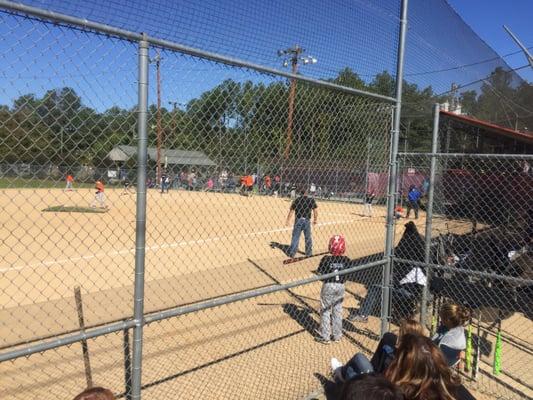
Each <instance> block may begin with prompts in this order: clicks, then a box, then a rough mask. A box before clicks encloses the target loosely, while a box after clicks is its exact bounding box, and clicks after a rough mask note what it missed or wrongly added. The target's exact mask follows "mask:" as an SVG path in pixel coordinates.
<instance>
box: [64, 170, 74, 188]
mask: <svg viewBox="0 0 533 400" xmlns="http://www.w3.org/2000/svg"><path fill="white" fill-rule="evenodd" d="M73 182H74V178H73V177H72V175H70V174H68V175H67V186H66V187H65V192H72V190H73V189H72V183H73Z"/></svg>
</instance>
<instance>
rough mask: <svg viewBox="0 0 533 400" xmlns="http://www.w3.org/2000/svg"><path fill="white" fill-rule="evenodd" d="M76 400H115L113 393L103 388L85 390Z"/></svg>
mask: <svg viewBox="0 0 533 400" xmlns="http://www.w3.org/2000/svg"><path fill="white" fill-rule="evenodd" d="M74 400H115V396H114V395H113V392H111V390H109V389H105V388H103V387H92V388H88V389H85V390H84V391H83V392H81V393H80V394H79V395H77V396H76V397H74Z"/></svg>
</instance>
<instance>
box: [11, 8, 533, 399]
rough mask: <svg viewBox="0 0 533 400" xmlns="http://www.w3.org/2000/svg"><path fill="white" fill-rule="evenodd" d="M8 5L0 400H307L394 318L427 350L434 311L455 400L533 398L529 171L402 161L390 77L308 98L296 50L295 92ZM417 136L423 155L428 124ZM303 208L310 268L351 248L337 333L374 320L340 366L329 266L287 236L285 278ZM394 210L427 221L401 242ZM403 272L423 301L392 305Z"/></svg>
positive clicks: (480, 160)
mask: <svg viewBox="0 0 533 400" xmlns="http://www.w3.org/2000/svg"><path fill="white" fill-rule="evenodd" d="M8 3H9V2H2V7H3V8H2V11H0V37H1V39H2V41H1V42H2V47H0V58H1V59H2V60H3V66H2V69H1V71H2V76H3V77H5V78H6V79H5V82H6V84H5V85H3V87H2V88H0V98H1V99H2V104H1V105H0V203H1V205H2V209H3V210H4V211H5V212H4V213H3V216H2V217H1V224H0V234H1V236H2V237H3V238H5V239H4V240H3V241H2V242H0V249H1V251H0V274H1V276H2V279H0V299H1V306H0V321H2V324H1V325H0V332H1V335H0V397H1V398H9V399H11V398H12V399H22V398H37V397H39V398H43V399H48V398H50V399H52V398H72V397H74V395H75V394H76V393H78V392H80V391H81V390H82V389H83V388H84V387H87V386H93V385H101V386H105V387H108V388H110V389H111V390H112V391H113V392H114V393H115V394H116V395H117V396H118V397H119V398H126V399H130V398H135V399H137V398H140V395H141V394H142V397H145V398H153V399H165V398H173V397H179V398H198V397H205V398H230V397H231V398H250V397H252V398H258V399H260V398H304V397H306V396H308V395H309V393H313V394H312V395H311V397H312V396H315V395H316V396H318V397H320V396H321V394H318V391H319V388H321V387H322V386H327V382H328V381H329V379H330V375H329V372H330V371H329V363H330V359H331V357H332V356H335V357H337V358H339V359H341V360H348V359H349V358H350V357H351V356H352V355H353V353H354V352H356V351H363V352H364V353H366V354H371V353H372V352H373V351H374V348H375V345H376V343H377V341H378V339H379V338H380V334H381V333H383V327H384V326H390V328H391V329H395V327H396V325H397V324H398V323H399V321H400V320H401V319H402V318H407V317H413V316H414V317H416V318H421V320H422V321H423V322H424V323H425V324H426V325H427V327H428V328H429V329H431V330H433V331H434V330H435V329H436V326H437V324H438V322H439V321H438V313H437V310H438V308H439V306H440V305H441V304H443V303H444V302H446V301H454V302H457V303H461V304H463V305H465V306H468V307H469V308H471V310H472V319H471V321H470V322H469V325H468V328H467V330H468V335H469V339H468V340H469V343H471V346H473V348H474V350H475V351H474V352H473V353H472V354H474V356H473V357H474V359H473V361H471V363H470V364H469V365H468V370H464V369H463V370H462V372H461V373H462V374H463V375H464V377H463V378H464V380H463V381H464V382H466V383H467V384H469V385H470V386H471V387H475V388H477V389H479V390H480V391H484V392H488V393H492V394H496V395H497V396H499V397H501V398H519V397H520V396H522V397H523V396H530V395H531V388H530V385H529V382H531V377H530V376H529V375H528V371H527V369H525V368H521V366H522V365H527V363H528V362H529V361H530V355H531V344H530V343H529V342H528V340H529V338H528V337H527V335H524V332H528V329H530V324H531V319H530V315H531V309H530V302H531V300H530V299H531V290H530V289H531V282H532V281H531V279H532V277H531V275H530V272H531V271H530V270H529V269H530V266H531V258H530V257H531V254H530V252H531V249H530V247H528V243H527V240H528V236H527V235H526V233H527V232H529V233H527V234H529V235H531V223H532V222H531V218H532V217H531V209H530V208H528V205H529V204H530V203H531V174H530V172H529V171H530V170H529V169H527V165H529V164H530V163H531V156H511V155H510V156H508V157H505V156H495V157H492V158H491V157H490V156H489V157H487V156H479V155H472V154H471V155H465V154H461V155H457V154H443V153H439V154H438V155H437V154H436V151H435V152H434V154H413V153H406V154H403V155H401V156H400V157H398V158H396V157H395V155H394V154H392V153H393V150H392V148H393V147H394V146H393V145H394V143H393V142H392V140H391V137H392V138H393V139H394V137H395V133H396V134H397V133H398V132H395V131H396V130H397V127H396V124H395V123H394V122H396V123H398V120H397V121H393V113H394V111H395V108H394V102H395V99H394V98H391V97H387V95H388V94H390V93H392V89H393V86H394V77H393V76H391V75H389V74H388V73H386V72H383V73H380V74H378V75H379V79H378V78H377V77H376V76H375V75H373V78H375V79H374V80H373V81H372V82H369V81H364V80H362V79H360V78H359V76H358V75H357V74H355V73H353V72H352V71H351V70H349V69H348V68H346V69H344V70H342V71H341V72H339V74H338V76H337V77H335V78H332V79H329V78H325V79H323V80H316V79H314V78H310V77H309V76H315V75H312V74H311V75H305V74H300V71H299V70H298V68H300V67H301V68H302V69H304V64H308V63H312V60H313V59H312V58H308V57H303V58H301V57H300V56H301V54H300V53H299V50H298V49H300V50H302V49H301V48H299V47H298V46H295V47H294V48H290V49H287V50H286V51H289V53H288V54H289V57H288V58H287V60H288V62H289V64H292V67H293V70H292V72H293V73H287V72H284V71H279V70H276V69H273V68H271V67H266V66H265V65H268V63H267V62H264V63H263V64H261V65H257V64H253V63H251V62H248V61H241V60H236V59H230V58H228V57H225V56H223V55H220V54H215V53H208V52H207V51H205V50H201V49H207V50H213V48H214V49H215V50H217V49H218V47H217V42H216V41H214V42H212V43H211V42H210V43H207V44H206V43H202V44H201V46H199V47H200V48H201V49H195V48H191V47H186V46H184V45H183V44H178V43H175V42H170V41H169V42H166V41H164V40H162V39H169V40H176V38H175V37H174V36H172V35H175V34H176V32H168V31H161V30H158V29H161V27H159V28H158V27H157V26H148V28H151V32H155V33H154V35H155V36H157V38H155V37H149V36H147V35H144V34H135V33H132V32H129V31H125V30H120V29H118V28H113V27H110V26H104V25H99V24H96V23H91V22H89V21H80V20H75V19H73V18H70V17H66V16H59V15H51V14H48V13H46V12H43V11H42V10H35V9H32V10H30V9H26V8H24V6H22V5H18V6H14V5H13V4H12V3H9V4H8ZM28 3H31V2H28ZM391 4H392V3H391ZM63 5H64V6H65V7H66V10H64V11H65V12H68V13H72V14H75V12H74V11H75V10H74V11H73V10H72V9H71V8H69V7H75V5H73V4H71V3H68V2H65V3H64V4H63ZM365 5H366V8H364V10H363V11H362V12H363V14H365V15H366V14H367V13H370V14H371V15H373V16H374V17H375V16H376V15H378V17H379V18H378V19H379V20H381V19H383V18H385V19H391V20H392V21H395V24H391V26H388V25H387V27H386V28H385V27H384V28H383V32H381V33H380V32H379V30H378V32H377V34H378V36H380V37H383V38H386V37H389V36H391V35H392V34H391V32H392V28H391V27H392V26H393V25H394V28H396V27H397V24H398V22H399V21H397V17H396V16H395V13H396V12H397V10H394V8H395V7H392V6H391V7H390V10H388V11H387V10H385V11H384V10H383V9H381V8H380V9H378V8H375V7H373V6H369V5H368V4H366V3H365ZM189 6H190V5H189ZM17 7H18V8H17ZM341 9H343V8H342V7H341V8H340V10H341ZM348 9H349V8H348ZM95 10H96V8H95ZM154 10H155V9H154ZM157 10H158V12H159V11H160V10H159V9H157ZM59 11H61V10H59ZM337 11H339V10H337ZM393 14H394V15H393ZM154 15H155V14H154ZM97 16H98V17H99V18H96V19H97V20H103V22H106V21H107V20H106V19H105V18H104V17H105V16H104V15H101V14H97ZM359 17H360V16H359ZM107 22H109V21H107ZM111 22H112V23H113V25H114V26H121V27H123V28H125V29H128V26H124V25H122V23H121V21H117V20H113V21H111ZM152 22H153V21H152ZM191 23H192V22H191ZM149 25H150V24H149ZM165 29H166V28H165ZM184 29H185V28H184ZM148 32H150V30H149V31H148ZM394 35H395V34H394ZM394 35H392V37H394V39H395V40H392V41H389V42H390V43H393V44H394V45H396V42H395V41H396V38H395V36H394ZM178 36H179V37H181V36H180V35H178ZM160 37H161V38H162V39H159V38H160ZM313 38H314V40H317V39H316V37H315V36H313ZM189 39H190V38H189ZM180 43H182V42H180ZM184 43H185V44H189V45H191V43H189V42H188V41H185V42H184ZM195 44H196V43H195V42H193V43H192V45H195ZM218 46H220V43H218ZM293 50H294V53H291V51H293ZM262 51H264V49H263V50H262ZM395 51H396V49H394V50H393V51H392V52H390V54H392V55H393V56H396V54H395ZM224 52H227V53H229V54H233V53H234V52H235V49H233V48H226V47H224V51H220V53H221V54H224ZM244 53H245V55H246V56H249V57H243V58H244V59H251V60H254V59H255V58H254V57H251V56H250V54H249V53H246V52H244ZM291 54H292V56H291ZM390 54H388V56H390ZM252 55H253V54H252ZM261 56H262V57H263V59H261V57H259V58H260V59H261V60H262V61H264V57H265V54H264V53H261ZM287 60H286V61H287ZM305 60H307V62H306V61H305ZM294 63H296V67H295V64H294ZM373 63H374V64H376V65H377V64H379V65H381V63H383V64H384V65H385V66H387V65H388V64H387V62H385V61H384V59H383V60H381V61H380V62H379V63H378V62H377V61H374V62H373ZM300 64H301V65H300ZM337 64H338V61H337V58H336V59H335V62H333V63H332V64H331V65H330V67H331V66H337ZM305 68H307V67H305ZM326 70H327V69H324V70H320V71H322V72H324V71H326ZM374 72H375V71H374ZM317 76H318V75H317ZM319 77H320V78H323V76H319ZM411 89H412V87H411V88H409V87H408V90H407V92H408V93H409V91H411V92H412V90H411ZM372 92H373V93H374V94H373V93H372ZM375 93H381V94H379V95H378V94H375ZM411 94H412V93H411ZM413 129H414V128H413ZM416 129H417V130H418V132H419V133H418V134H420V135H422V134H424V132H425V133H426V139H427V137H428V136H429V134H428V132H429V131H430V130H431V124H430V122H429V117H428V118H425V120H424V121H423V122H419V123H418V124H417V126H416ZM446 129H448V131H447V132H451V131H452V130H453V129H455V130H456V131H457V132H460V133H461V134H462V133H463V131H464V130H462V129H459V128H458V127H457V126H452V127H450V126H448V127H447V128H441V132H440V135H439V136H440V138H443V137H445V135H444V133H445V132H446ZM391 132H393V134H392V135H391ZM449 143H451V144H452V145H453V144H454V143H456V141H454V140H451V141H449ZM457 143H459V144H461V143H463V142H461V140H458V141H457ZM445 146H446V142H443V143H442V144H441V148H439V151H443V152H444V153H449V152H451V151H457V152H460V153H465V152H466V150H465V149H464V148H463V149H461V150H455V149H454V148H453V146H452V147H445ZM443 149H446V151H444V150H443ZM391 165H392V166H393V167H395V168H397V180H396V182H394V185H392V186H396V189H397V196H398V197H397V202H396V203H397V204H395V206H397V207H395V208H394V212H393V214H391V213H389V212H388V210H387V199H390V198H392V196H391V185H390V182H389V168H390V167H391ZM526 170H527V171H526ZM432 174H433V176H434V179H432ZM412 186H415V187H417V188H419V189H420V191H421V201H420V202H419V203H417V205H416V207H415V206H414V205H413V204H410V201H409V192H410V188H411V187H412ZM302 189H305V190H307V192H308V195H309V196H310V197H312V198H313V199H314V200H315V202H316V203H317V205H318V208H317V210H318V220H317V222H316V224H314V225H312V226H311V227H310V229H311V232H312V253H313V254H315V255H318V256H320V255H323V254H325V253H326V252H327V250H328V240H329V238H330V237H331V236H332V235H334V234H342V235H344V236H345V238H346V242H347V251H346V255H347V256H348V257H349V258H350V264H349V266H350V268H349V269H348V270H346V271H344V272H343V273H344V274H345V275H346V277H347V278H346V279H347V281H346V284H345V288H346V292H345V297H344V302H343V316H344V317H348V316H349V317H353V316H354V315H356V314H357V313H361V309H362V308H363V307H364V308H365V310H366V311H365V313H366V316H367V317H368V318H367V319H366V320H365V321H357V320H355V321H354V320H353V318H344V319H343V322H342V328H343V339H342V340H341V341H340V342H339V343H332V345H331V346H324V345H322V344H320V343H317V342H316V341H315V340H314V339H315V338H316V337H317V336H318V328H319V324H320V313H321V288H322V282H321V280H324V279H328V276H326V277H324V276H320V274H319V271H318V270H317V267H318V265H319V260H320V258H319V257H311V258H306V257H304V256H305V252H304V250H305V251H307V249H306V244H305V242H304V240H299V239H298V237H297V238H296V239H297V240H296V241H295V242H294V245H295V247H296V248H297V249H298V252H297V253H296V255H295V256H296V262H291V263H286V262H287V261H288V260H289V259H290V258H291V257H289V256H290V252H291V244H293V243H291V241H292V236H291V232H292V231H293V221H292V220H288V218H287V214H288V213H289V209H290V206H291V204H292V201H293V200H294V199H295V198H296V197H297V195H298V192H299V191H300V190H302ZM430 193H431V196H432V197H431V196H430ZM370 194H372V195H373V198H374V200H373V203H372V205H371V206H370V207H368V206H365V205H364V201H365V199H367V195H370ZM430 197H431V199H430ZM428 207H429V208H432V210H431V213H430V215H429V216H427V213H429V211H427V210H428ZM408 208H410V209H411V212H412V213H414V214H411V215H412V216H413V217H418V219H417V220H414V222H415V225H414V226H415V233H416V235H413V236H412V237H409V235H407V236H406V235H405V233H404V226H403V224H402V223H399V221H402V222H403V220H401V219H397V220H396V219H395V217H396V216H398V217H405V216H406V213H407V209H408ZM287 220H288V221H287ZM424 229H428V230H427V232H431V235H425V236H426V237H424V236H423V235H421V234H419V233H418V232H423V231H424V232H426V231H425V230H424ZM528 229H529V230H528ZM405 230H406V231H407V230H408V229H407V228H405ZM387 232H389V233H391V232H392V233H393V239H392V241H391V242H386V241H387V238H388V236H387ZM529 238H530V236H529ZM388 247H391V248H392V247H394V263H393V265H392V271H390V272H392V273H391V274H389V273H388V272H389V269H388V267H389V261H390V258H389V257H387V256H388V255H389V254H387V253H388ZM494 260H497V261H494ZM489 261H490V262H489ZM492 261H494V262H492ZM417 265H419V266H420V267H421V268H422V269H423V271H424V273H425V275H426V276H427V285H426V286H425V287H426V289H424V288H416V287H412V288H411V289H412V291H411V289H410V294H408V295H406V293H405V291H401V290H398V288H399V286H401V285H402V283H401V280H402V278H403V277H404V275H405V273H407V272H409V271H410V270H411V269H412V268H413V266H417ZM389 277H390V279H391V282H389V281H388V280H389ZM410 283H413V282H410ZM414 283H415V284H416V282H414ZM389 286H390V290H389ZM382 292H383V293H389V292H390V299H391V301H390V305H389V304H385V303H386V302H383V303H382V302H380V299H381V293H382ZM370 299H371V300H370ZM132 300H133V301H132ZM498 341H500V342H499V343H500V345H498ZM502 343H503V344H502ZM499 346H500V347H501V349H500V350H497V349H498V348H499ZM498 351H499V353H500V356H499V357H500V360H501V365H502V367H501V371H500V372H499V373H496V372H494V370H491V365H492V364H491V363H492V361H491V360H493V359H494V358H495V357H496V356H495V353H497V352H498ZM141 361H142V370H141ZM467 363H468V362H467ZM141 378H142V379H141ZM137 389H141V392H140V393H137V392H136V390H137Z"/></svg>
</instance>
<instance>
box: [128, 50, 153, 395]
mask: <svg viewBox="0 0 533 400" xmlns="http://www.w3.org/2000/svg"><path fill="white" fill-rule="evenodd" d="M148 64H149V58H148V42H147V41H146V40H141V41H140V42H139V85H138V88H139V89H138V90H139V103H138V107H139V110H138V119H137V124H138V125H137V134H138V138H137V141H138V147H137V160H138V162H137V165H138V167H137V168H138V169H137V211H136V227H135V292H134V310H133V319H134V321H135V328H134V329H133V357H132V364H133V365H132V376H131V382H132V385H131V398H132V399H134V400H137V399H140V398H141V367H142V340H143V325H144V323H143V312H144V262H145V243H146V158H147V145H148V135H147V124H148Z"/></svg>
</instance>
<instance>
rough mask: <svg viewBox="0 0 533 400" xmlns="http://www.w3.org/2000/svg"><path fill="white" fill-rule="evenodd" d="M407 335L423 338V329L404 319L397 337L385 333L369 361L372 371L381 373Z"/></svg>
mask: <svg viewBox="0 0 533 400" xmlns="http://www.w3.org/2000/svg"><path fill="white" fill-rule="evenodd" d="M407 334H412V335H422V336H425V335H426V333H425V329H424V327H423V326H422V325H420V323H418V322H417V321H415V320H413V319H405V320H402V321H401V323H400V331H399V333H398V335H395V334H394V333H392V332H386V333H385V334H384V335H383V337H382V338H381V340H380V341H379V343H378V346H377V348H376V351H375V352H374V355H373V356H372V358H371V359H370V362H371V364H372V367H373V368H374V371H376V372H379V373H383V372H384V371H385V369H386V368H387V367H388V366H389V365H390V363H391V362H392V360H393V359H394V354H395V352H396V348H397V347H398V344H399V343H398V342H399V341H401V340H402V337H403V336H404V335H407Z"/></svg>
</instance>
